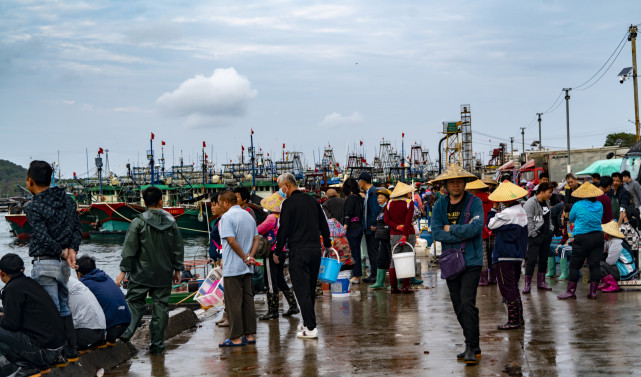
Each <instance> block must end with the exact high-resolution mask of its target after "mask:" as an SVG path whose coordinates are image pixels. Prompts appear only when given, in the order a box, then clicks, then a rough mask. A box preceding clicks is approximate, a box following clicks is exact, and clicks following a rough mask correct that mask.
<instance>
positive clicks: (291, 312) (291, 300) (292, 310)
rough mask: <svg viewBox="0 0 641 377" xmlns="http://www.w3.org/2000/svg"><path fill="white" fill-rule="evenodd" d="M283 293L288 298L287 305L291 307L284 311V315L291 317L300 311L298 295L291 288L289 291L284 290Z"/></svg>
mask: <svg viewBox="0 0 641 377" xmlns="http://www.w3.org/2000/svg"><path fill="white" fill-rule="evenodd" d="M283 295H285V299H287V305H289V309H287V311H286V312H285V313H283V317H291V316H293V315H294V314H298V313H300V309H298V303H297V302H296V297H295V296H294V292H292V290H291V289H290V290H289V291H285V292H283Z"/></svg>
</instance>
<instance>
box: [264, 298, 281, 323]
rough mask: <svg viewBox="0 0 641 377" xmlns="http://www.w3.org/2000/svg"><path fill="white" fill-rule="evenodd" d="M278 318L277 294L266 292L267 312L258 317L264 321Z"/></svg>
mask: <svg viewBox="0 0 641 377" xmlns="http://www.w3.org/2000/svg"><path fill="white" fill-rule="evenodd" d="M274 318H278V294H274V293H267V313H265V315H263V316H262V317H260V319H262V320H264V321H268V320H270V319H274Z"/></svg>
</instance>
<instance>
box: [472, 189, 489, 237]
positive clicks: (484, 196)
mask: <svg viewBox="0 0 641 377" xmlns="http://www.w3.org/2000/svg"><path fill="white" fill-rule="evenodd" d="M475 196H476V197H478V198H479V199H481V201H482V202H483V224H485V226H483V239H484V240H486V239H488V238H490V235H491V234H492V232H491V231H490V230H489V229H488V228H487V214H488V212H490V210H492V207H493V206H494V202H493V201H491V200H490V194H489V193H487V192H483V191H479V192H477V193H476V194H475Z"/></svg>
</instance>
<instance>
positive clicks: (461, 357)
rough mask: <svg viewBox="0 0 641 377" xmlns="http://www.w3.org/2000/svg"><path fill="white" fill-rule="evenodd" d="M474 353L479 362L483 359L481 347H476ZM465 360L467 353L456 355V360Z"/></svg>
mask: <svg viewBox="0 0 641 377" xmlns="http://www.w3.org/2000/svg"><path fill="white" fill-rule="evenodd" d="M473 352H474V356H476V359H477V360H481V357H482V356H483V354H482V353H481V347H479V346H476V347H474V351H473ZM464 358H465V351H463V352H461V353H459V354H458V355H456V359H457V360H463V359H464Z"/></svg>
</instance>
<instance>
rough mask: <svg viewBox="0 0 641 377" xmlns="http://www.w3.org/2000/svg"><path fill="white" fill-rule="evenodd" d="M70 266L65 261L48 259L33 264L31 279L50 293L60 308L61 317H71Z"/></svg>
mask: <svg viewBox="0 0 641 377" xmlns="http://www.w3.org/2000/svg"><path fill="white" fill-rule="evenodd" d="M69 274H70V271H69V265H68V264H67V261H65V260H58V259H46V260H36V261H34V262H33V269H32V270H31V278H32V279H33V280H35V281H37V282H38V283H39V284H40V285H41V286H42V287H43V288H44V289H45V291H47V293H49V296H51V298H52V299H53V302H54V304H56V307H57V308H58V312H60V316H61V317H66V316H68V315H71V311H69V306H68V305H67V302H68V301H69V289H68V288H67V282H68V281H69Z"/></svg>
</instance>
